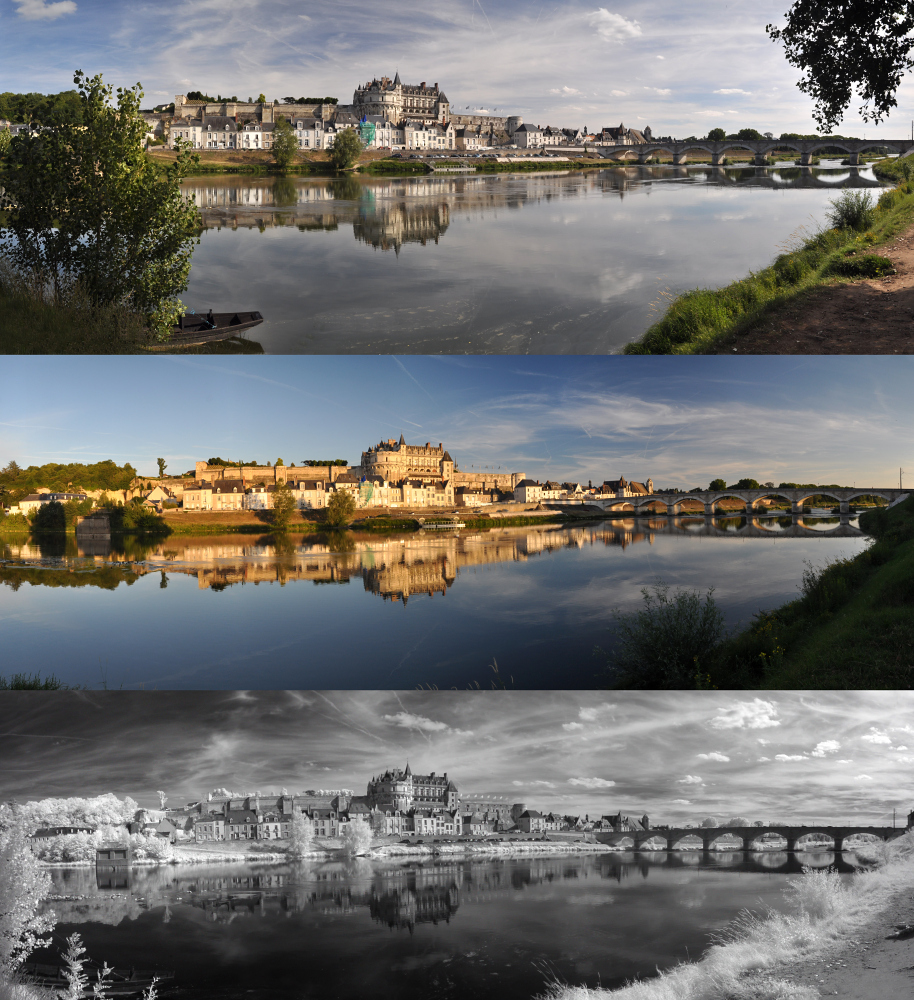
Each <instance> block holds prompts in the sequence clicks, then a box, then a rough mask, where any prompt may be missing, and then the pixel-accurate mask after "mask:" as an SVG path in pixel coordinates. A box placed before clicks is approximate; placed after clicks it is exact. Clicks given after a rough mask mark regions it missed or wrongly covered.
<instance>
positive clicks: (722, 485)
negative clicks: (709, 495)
mask: <svg viewBox="0 0 914 1000" xmlns="http://www.w3.org/2000/svg"><path fill="white" fill-rule="evenodd" d="M726 488H727V483H726V481H725V480H723V479H712V480H711V482H710V483H709V484H708V489H709V490H725V489H726Z"/></svg>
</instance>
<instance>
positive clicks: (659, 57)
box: [657, 56, 666, 59]
mask: <svg viewBox="0 0 914 1000" xmlns="http://www.w3.org/2000/svg"><path fill="white" fill-rule="evenodd" d="M657 58H658V59H665V58H666V56H657Z"/></svg>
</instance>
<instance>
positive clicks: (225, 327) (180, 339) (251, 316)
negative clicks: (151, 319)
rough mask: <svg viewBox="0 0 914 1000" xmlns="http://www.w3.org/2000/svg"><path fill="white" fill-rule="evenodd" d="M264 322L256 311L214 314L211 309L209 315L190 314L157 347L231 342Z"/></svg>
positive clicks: (162, 348)
mask: <svg viewBox="0 0 914 1000" xmlns="http://www.w3.org/2000/svg"><path fill="white" fill-rule="evenodd" d="M262 322H263V316H262V315H261V314H260V313H259V312H256V311H255V312H224V313H214V312H213V311H212V309H210V311H209V312H208V313H188V314H187V315H186V316H182V317H181V318H180V320H179V321H178V323H177V324H176V325H175V326H173V327H172V328H171V336H170V337H169V339H168V340H167V341H166V342H165V343H164V344H161V345H156V347H157V348H158V349H159V350H168V348H169V347H172V346H180V347H193V346H194V345H196V344H208V343H210V342H212V341H214V340H229V339H230V338H231V337H237V336H238V334H240V333H243V332H244V331H245V330H251V329H253V327H255V326H260V324H261V323H262ZM154 349H155V348H154Z"/></svg>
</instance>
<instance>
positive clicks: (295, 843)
mask: <svg viewBox="0 0 914 1000" xmlns="http://www.w3.org/2000/svg"><path fill="white" fill-rule="evenodd" d="M313 840H314V825H313V824H312V822H311V821H310V820H309V819H306V818H305V814H304V813H303V812H302V811H301V809H294V810H293V812H292V839H291V842H290V844H289V854H290V855H291V856H292V857H293V858H302V857H304V856H305V855H307V854H308V853H310V851H311V845H312V842H313Z"/></svg>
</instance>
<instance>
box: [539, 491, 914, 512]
mask: <svg viewBox="0 0 914 1000" xmlns="http://www.w3.org/2000/svg"><path fill="white" fill-rule="evenodd" d="M907 496H908V491H907V490H895V489H883V488H881V487H875V486H868V487H861V488H860V489H856V488H854V489H828V488H826V487H824V486H823V487H818V486H816V487H807V488H801V489H766V488H761V489H757V490H736V489H725V490H697V491H695V492H694V493H673V494H671V493H649V494H647V495H645V496H636V497H605V498H600V497H587V498H584V499H574V500H550V501H548V502H546V504H545V506H547V507H550V508H555V509H556V510H565V509H569V510H575V509H583V510H601V511H606V510H624V509H625V508H626V507H633V508H634V509H635V510H639V509H640V508H642V507H649V506H651V505H653V504H660V505H662V506H663V507H665V508H666V512H667V513H668V514H679V513H685V507H684V506H683V505H684V504H686V503H688V502H690V501H692V502H694V501H696V500H697V501H698V502H699V503H701V504H702V505H703V507H704V513H705V515H706V516H707V517H712V516H713V515H714V506H715V504H717V503H719V502H720V501H721V500H742V501H743V502H744V503H745V505H746V510H747V511H748V510H760V509H766V508H767V506H768V505H767V504H764V503H762V502H761V501H763V500H789V501H790V513H791V515H796V516H797V517H799V516H801V515H802V514H803V505H804V503H805V502H806V501H808V500H811V499H812V498H813V497H827V498H829V499H830V500H834V501H835V503H836V504H837V506H838V508H839V510H840V512H841V513H842V514H844V515H849V514H850V505H851V503H852V502H853V501H854V500H856V499H858V498H859V497H880V498H881V499H883V500H886V501H887V502H889V503H892V502H894V501H896V500H903V499H904V498H905V497H907Z"/></svg>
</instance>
